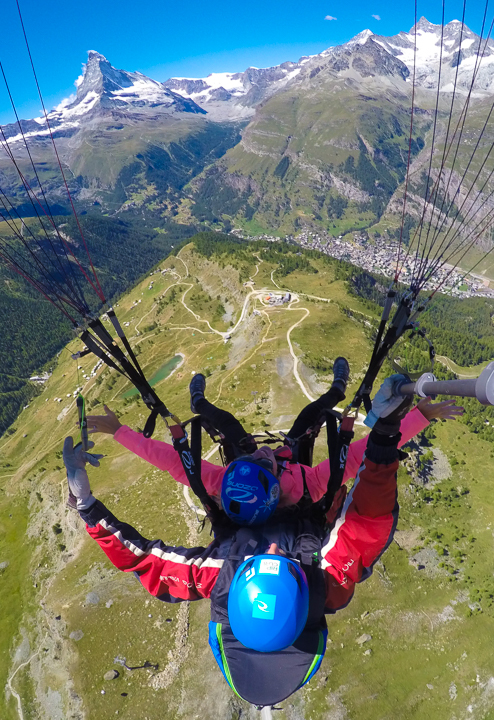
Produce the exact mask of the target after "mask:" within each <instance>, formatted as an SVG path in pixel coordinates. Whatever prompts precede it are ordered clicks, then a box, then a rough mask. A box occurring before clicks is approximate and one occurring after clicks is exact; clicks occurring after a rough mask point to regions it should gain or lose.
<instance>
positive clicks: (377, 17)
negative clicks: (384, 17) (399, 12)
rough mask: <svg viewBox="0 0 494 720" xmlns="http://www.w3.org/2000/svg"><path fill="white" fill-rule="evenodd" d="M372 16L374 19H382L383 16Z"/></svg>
mask: <svg viewBox="0 0 494 720" xmlns="http://www.w3.org/2000/svg"><path fill="white" fill-rule="evenodd" d="M371 17H373V18H374V20H380V19H381V16H380V15H371Z"/></svg>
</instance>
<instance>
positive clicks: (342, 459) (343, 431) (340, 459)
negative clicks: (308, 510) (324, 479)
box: [320, 410, 355, 513]
mask: <svg viewBox="0 0 494 720" xmlns="http://www.w3.org/2000/svg"><path fill="white" fill-rule="evenodd" d="M339 417H340V415H339V413H337V412H336V411H334V410H327V411H326V431H327V440H328V453H329V470H330V476H329V480H328V487H327V490H326V494H325V495H324V497H323V498H322V500H320V502H321V505H322V509H323V511H324V513H326V512H327V511H328V510H329V508H330V507H331V505H332V503H333V499H334V496H335V495H336V493H337V491H338V490H339V488H340V487H341V484H342V482H343V475H344V474H345V467H346V460H347V457H348V448H349V447H350V443H351V442H352V440H353V436H354V434H355V433H354V432H353V424H354V418H353V417H350V416H348V415H347V416H346V417H344V418H343V419H342V421H341V423H340V427H339V430H338V423H337V420H338V418H339Z"/></svg>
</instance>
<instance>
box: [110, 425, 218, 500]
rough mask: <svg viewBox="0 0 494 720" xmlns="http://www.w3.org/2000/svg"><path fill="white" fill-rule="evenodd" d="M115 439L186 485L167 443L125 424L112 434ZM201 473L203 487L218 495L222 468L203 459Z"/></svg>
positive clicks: (175, 455) (174, 454) (185, 479)
mask: <svg viewBox="0 0 494 720" xmlns="http://www.w3.org/2000/svg"><path fill="white" fill-rule="evenodd" d="M114 438H115V440H116V441H117V442H118V443H120V445H122V446H123V447H125V448H127V450H130V451H131V452H133V453H134V455H137V456H138V457H140V458H142V459H143V460H146V462H148V463H150V464H151V465H154V466H155V467H157V468H159V469H160V470H164V471H165V472H168V473H170V475H171V476H172V478H173V479H174V480H176V481H177V482H179V483H182V485H188V484H189V481H188V479H187V475H186V474H185V471H184V469H183V467H182V463H181V461H180V457H179V455H178V453H177V452H176V451H175V450H174V448H173V445H169V444H168V443H166V442H163V441H161V440H153V439H152V438H145V437H144V435H142V433H138V432H136V431H135V430H131V429H130V428H129V427H127V425H122V427H120V428H119V429H118V430H117V432H116V433H115V435H114ZM201 473H202V481H203V483H204V487H205V488H206V490H207V491H208V493H209V494H210V495H219V494H220V491H221V481H222V479H223V474H224V468H222V467H219V466H218V465H213V463H210V462H207V461H206V460H203V461H202V462H201Z"/></svg>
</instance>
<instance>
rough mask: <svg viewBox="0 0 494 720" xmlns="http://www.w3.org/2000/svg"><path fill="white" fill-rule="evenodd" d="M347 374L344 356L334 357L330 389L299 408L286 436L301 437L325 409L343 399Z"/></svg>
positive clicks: (347, 369)
mask: <svg viewBox="0 0 494 720" xmlns="http://www.w3.org/2000/svg"><path fill="white" fill-rule="evenodd" d="M349 374H350V368H349V366H348V363H347V361H346V360H345V358H343V357H338V358H336V360H335V361H334V365H333V375H334V380H333V384H332V385H331V387H330V389H329V390H328V392H327V393H324V395H321V397H320V398H318V399H317V400H314V402H311V403H309V405H306V406H305V407H304V409H303V410H301V412H300V413H299V415H298V416H297V418H296V419H295V422H294V423H293V425H292V427H291V429H290V430H289V432H288V433H287V437H289V438H291V439H294V440H295V439H297V438H299V437H301V436H302V435H303V434H304V433H305V432H306V431H307V430H308V429H309V428H310V427H312V426H313V425H316V424H317V422H318V421H319V420H320V418H321V416H322V415H323V413H324V411H325V410H331V409H332V408H334V407H335V405H337V404H338V403H339V402H341V401H342V400H344V399H345V390H346V384H347V381H348V376H349Z"/></svg>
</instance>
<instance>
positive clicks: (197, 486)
mask: <svg viewBox="0 0 494 720" xmlns="http://www.w3.org/2000/svg"><path fill="white" fill-rule="evenodd" d="M190 426H191V445H190V447H189V439H188V435H187V433H186V431H185V428H184V426H183V425H172V426H171V427H170V432H171V435H172V438H173V447H174V449H175V450H176V451H177V452H178V454H179V457H180V460H181V462H182V466H183V469H184V472H185V474H186V475H187V479H188V481H189V485H190V488H191V490H192V491H193V492H194V494H195V495H197V497H198V498H199V500H200V501H201V503H202V504H203V506H204V509H205V511H206V513H207V516H208V517H209V519H210V520H211V523H212V524H213V525H214V524H215V523H220V522H221V520H222V518H223V513H222V512H221V510H220V508H219V507H218V505H217V504H216V503H215V501H214V500H213V498H212V497H211V496H210V495H209V494H208V492H207V490H206V488H205V487H204V483H203V481H202V477H201V444H202V443H201V417H200V415H197V416H196V417H194V418H192V420H191V421H190Z"/></svg>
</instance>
